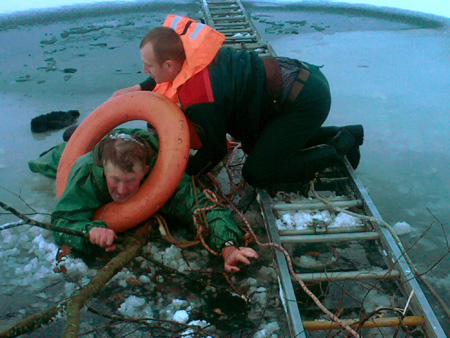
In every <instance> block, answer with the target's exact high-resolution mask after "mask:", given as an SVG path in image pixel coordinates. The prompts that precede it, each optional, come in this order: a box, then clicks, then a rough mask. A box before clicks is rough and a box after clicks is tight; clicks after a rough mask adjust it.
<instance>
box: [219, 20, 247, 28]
mask: <svg viewBox="0 0 450 338" xmlns="http://www.w3.org/2000/svg"><path fill="white" fill-rule="evenodd" d="M216 25H217V26H220V27H233V26H236V27H243V26H245V27H249V26H248V23H247V22H245V21H242V22H217V23H215V25H214V27H215V26H216Z"/></svg>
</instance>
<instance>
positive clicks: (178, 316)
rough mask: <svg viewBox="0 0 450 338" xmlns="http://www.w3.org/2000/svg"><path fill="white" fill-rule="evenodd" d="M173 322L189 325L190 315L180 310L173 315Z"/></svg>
mask: <svg viewBox="0 0 450 338" xmlns="http://www.w3.org/2000/svg"><path fill="white" fill-rule="evenodd" d="M172 320H174V321H176V322H178V323H183V324H184V323H187V322H188V320H189V314H188V313H187V311H186V310H178V311H176V312H175V313H174V314H173V317H172Z"/></svg>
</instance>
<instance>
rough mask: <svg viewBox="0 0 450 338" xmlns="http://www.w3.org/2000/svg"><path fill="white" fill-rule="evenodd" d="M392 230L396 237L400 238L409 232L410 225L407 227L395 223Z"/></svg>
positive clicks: (401, 223)
mask: <svg viewBox="0 0 450 338" xmlns="http://www.w3.org/2000/svg"><path fill="white" fill-rule="evenodd" d="M392 229H393V230H394V232H395V233H396V234H397V235H399V236H401V235H405V234H409V233H410V232H411V225H409V224H408V223H406V222H397V223H395V224H394V226H393V227H392Z"/></svg>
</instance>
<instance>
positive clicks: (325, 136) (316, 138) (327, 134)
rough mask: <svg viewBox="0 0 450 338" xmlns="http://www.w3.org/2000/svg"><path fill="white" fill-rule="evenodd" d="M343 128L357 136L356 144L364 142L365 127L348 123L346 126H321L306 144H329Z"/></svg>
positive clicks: (307, 146) (306, 146)
mask: <svg viewBox="0 0 450 338" xmlns="http://www.w3.org/2000/svg"><path fill="white" fill-rule="evenodd" d="M341 130H346V131H348V132H349V133H350V134H352V136H353V137H354V138H355V144H356V145H358V146H360V145H362V144H363V142H364V128H363V126H362V125H360V124H354V125H348V126H344V127H333V126H329V127H320V128H319V130H317V132H316V133H315V134H314V135H313V136H312V137H311V138H310V139H309V140H308V142H307V143H306V145H305V147H304V148H305V149H306V148H310V147H314V146H318V145H320V144H327V143H328V142H330V141H331V139H332V138H333V137H335V136H336V135H337V133H339V132H340V131H341Z"/></svg>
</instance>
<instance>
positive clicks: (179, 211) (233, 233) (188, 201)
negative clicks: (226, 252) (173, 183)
mask: <svg viewBox="0 0 450 338" xmlns="http://www.w3.org/2000/svg"><path fill="white" fill-rule="evenodd" d="M194 189H195V190H196V192H197V198H198V205H199V206H200V207H201V208H204V207H207V206H211V205H213V202H211V201H209V199H208V198H207V197H206V196H205V194H203V192H202V191H201V190H200V189H198V188H196V187H194V186H193V185H192V183H191V178H190V176H188V175H184V177H183V179H182V180H181V183H180V185H179V186H178V189H177V191H176V192H175V194H174V196H173V197H172V198H171V199H170V200H169V201H168V202H167V203H166V204H165V205H164V207H163V208H162V209H161V211H162V212H164V213H167V214H170V215H173V216H176V217H177V218H178V219H179V220H180V221H182V222H183V223H185V224H188V225H190V226H191V227H192V229H194V230H193V231H196V229H195V225H194V221H193V215H194V211H195V210H196V209H197V208H198V205H197V203H196V200H195V195H194ZM206 218H207V220H208V223H209V235H208V237H207V238H206V243H207V244H208V245H209V246H210V248H211V249H213V250H214V251H217V252H220V250H221V249H222V247H223V246H224V244H225V242H226V241H229V240H231V241H233V242H234V243H236V245H242V236H243V233H242V231H241V230H240V229H239V227H238V225H237V224H236V222H235V221H234V219H233V216H232V214H231V211H230V210H228V209H225V208H223V207H220V206H216V207H215V208H214V209H212V210H210V211H207V212H206Z"/></svg>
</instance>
